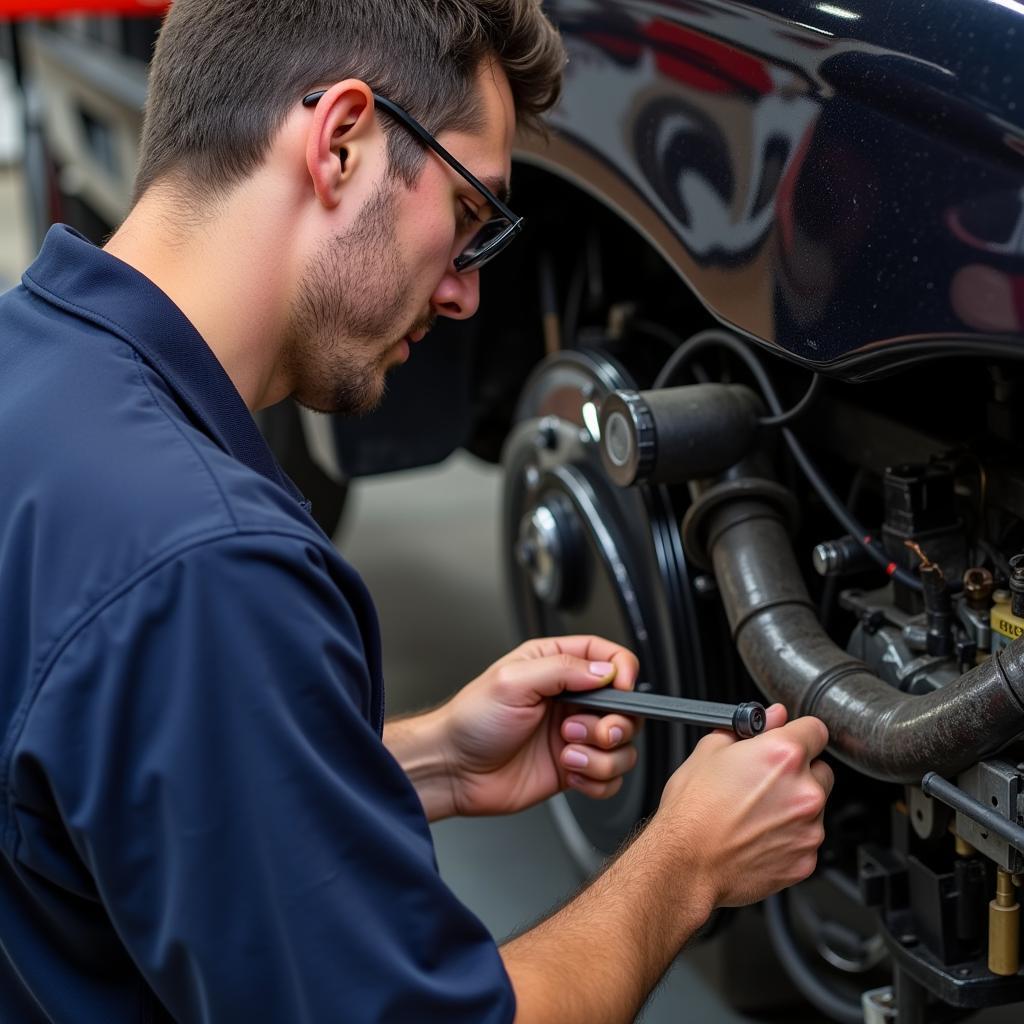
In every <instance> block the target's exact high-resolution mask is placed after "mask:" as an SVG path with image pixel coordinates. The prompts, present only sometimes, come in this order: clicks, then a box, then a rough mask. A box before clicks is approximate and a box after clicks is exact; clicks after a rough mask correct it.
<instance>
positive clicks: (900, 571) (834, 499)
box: [654, 329, 961, 592]
mask: <svg viewBox="0 0 1024 1024" xmlns="http://www.w3.org/2000/svg"><path fill="white" fill-rule="evenodd" d="M715 346H717V347H721V348H726V349H728V350H729V351H730V352H732V354H733V355H735V356H736V357H737V358H738V359H739V360H740V361H741V362H742V363H743V364H744V365H745V366H746V368H747V369H748V370H749V371H750V373H751V375H752V376H753V378H754V380H755V381H756V382H757V386H758V387H759V388H760V390H761V393H762V394H763V395H764V400H765V402H766V403H767V405H768V408H769V409H770V410H771V412H772V415H773V416H776V417H778V416H784V415H786V413H784V412H783V409H782V403H781V402H780V401H779V396H778V392H776V390H775V386H774V384H772V381H771V378H770V377H769V376H768V373H767V371H766V370H765V368H764V366H762V365H761V361H760V360H759V359H758V358H757V356H755V355H754V353H753V352H752V351H751V350H750V349H749V348H748V347H747V345H745V344H744V343H743V342H742V341H741V340H740V339H739V338H737V337H736V336H735V335H733V334H729V333H728V332H727V331H722V330H716V329H712V330H708V331H701V332H700V334H696V335H694V336H693V337H692V338H690V339H688V340H687V341H684V342H683V344H682V345H680V347H679V348H677V349H676V351H675V352H673V353H672V355H671V356H670V357H669V359H668V361H667V362H666V363H665V365H664V366H663V367H662V368H661V371H660V372H659V373H658V376H657V378H656V379H655V382H654V387H655V388H662V387H666V386H667V385H668V384H669V382H670V381H671V380H672V378H673V377H674V376H675V375H676V373H678V372H679V370H681V369H682V368H683V367H684V366H685V365H686V363H687V362H689V360H690V359H692V358H693V356H694V355H695V354H696V353H697V352H700V351H702V350H703V349H706V348H711V347H715ZM804 397H805V398H806V395H805V396H804ZM798 404H799V403H798ZM791 411H792V410H791ZM780 431H781V433H782V436H783V439H784V440H785V442H786V445H787V447H788V448H789V450H790V453H791V454H792V456H793V459H794V461H795V462H796V464H797V465H798V466H799V467H800V469H801V471H802V472H803V474H804V476H805V477H807V480H808V482H809V483H810V485H811V486H812V487H813V488H814V490H815V491H816V492H817V493H818V497H820V498H821V500H822V501H823V502H824V503H825V506H826V507H827V508H828V510H829V511H830V512H831V513H832V515H833V516H834V517H835V518H836V519H837V520H838V521H839V523H840V524H841V525H842V526H843V528H844V529H845V530H846V532H847V533H849V534H850V535H851V536H853V537H855V538H856V539H857V541H858V543H859V544H860V545H861V546H862V547H863V548H864V550H865V551H866V552H867V553H868V555H869V556H870V557H871V559H872V560H873V561H874V562H876V563H877V564H878V565H879V566H881V567H882V569H884V570H885V572H886V575H888V576H889V577H890V578H891V579H893V580H896V581H897V582H898V583H901V584H903V586H905V587H909V588H910V589H911V590H915V591H918V592H920V591H921V589H922V586H921V581H920V580H919V579H918V578H917V577H916V576H914V575H913V574H912V573H910V572H908V571H907V570H906V569H904V568H902V567H900V566H898V565H897V564H896V563H895V562H894V561H893V560H892V559H891V558H890V557H889V556H888V554H886V552H885V549H884V548H883V547H882V545H881V544H880V543H879V542H878V541H877V540H876V539H875V538H874V537H873V536H872V535H871V534H870V533H869V532H868V530H867V529H866V528H865V527H864V526H863V525H862V524H861V523H860V522H858V521H857V520H856V519H855V518H854V517H853V515H851V513H850V512H849V510H848V509H847V508H846V506H845V505H844V504H843V503H842V501H841V500H840V499H839V497H838V495H837V494H836V493H835V491H833V490H832V488H831V487H830V486H829V485H828V483H827V482H826V480H825V478H824V477H823V476H822V475H821V473H820V472H818V468H817V466H815V464H814V462H813V461H812V460H811V458H810V456H809V455H808V454H807V452H806V451H805V450H804V446H803V445H802V444H801V443H800V441H799V440H798V439H797V437H796V435H795V434H794V433H793V432H792V431H791V430H790V429H789V428H788V427H785V426H784V427H781V428H780ZM960 587H961V584H959V583H957V582H951V583H950V584H949V589H950V591H951V592H955V591H957V590H959V589H960Z"/></svg>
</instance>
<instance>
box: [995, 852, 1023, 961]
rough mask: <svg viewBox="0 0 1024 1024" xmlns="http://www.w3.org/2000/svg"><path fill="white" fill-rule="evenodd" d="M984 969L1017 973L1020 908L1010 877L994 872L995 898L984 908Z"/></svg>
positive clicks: (998, 870) (1011, 876)
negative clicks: (986, 927) (985, 938)
mask: <svg viewBox="0 0 1024 1024" xmlns="http://www.w3.org/2000/svg"><path fill="white" fill-rule="evenodd" d="M988 969H989V970H990V971H991V972H992V973H993V974H999V975H1003V976H1004V977H1005V976H1009V975H1014V974H1016V973H1017V971H1018V970H1020V904H1019V903H1018V902H1017V893H1016V891H1015V890H1014V888H1013V875H1011V874H1010V872H1009V871H1004V870H1003V869H1002V868H997V869H996V898H995V899H994V900H992V902H991V903H989V905H988Z"/></svg>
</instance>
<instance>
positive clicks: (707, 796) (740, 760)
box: [650, 704, 833, 906]
mask: <svg viewBox="0 0 1024 1024" xmlns="http://www.w3.org/2000/svg"><path fill="white" fill-rule="evenodd" d="M785 723H786V709H785V708H784V707H783V706H782V705H781V704H775V705H773V706H772V707H770V708H769V709H768V727H767V729H766V731H765V732H763V733H762V734H761V735H759V736H755V737H753V738H752V739H745V740H739V739H737V738H736V737H735V736H733V735H732V734H731V733H726V732H714V733H710V734H709V735H707V736H705V737H704V738H703V739H702V740H701V741H700V742H699V743H698V744H697V746H696V747H695V748H694V750H693V753H692V754H691V755H690V756H689V758H687V760H686V761H685V762H684V763H683V764H682V765H681V766H680V767H679V768H678V769H677V770H676V772H675V774H674V775H673V776H672V777H671V778H670V779H669V781H668V783H667V784H666V786H665V789H664V792H663V794H662V798H661V806H660V807H659V809H658V813H657V814H656V815H655V816H654V819H653V820H652V821H651V824H650V828H651V829H654V830H657V831H658V832H659V833H661V832H662V830H666V831H665V832H664V834H663V835H662V836H661V838H662V841H664V842H666V843H669V844H671V843H672V842H673V841H674V842H676V843H678V844H679V845H680V847H681V849H682V848H685V863H686V867H687V872H686V875H685V876H684V877H681V878H680V880H679V883H680V890H681V893H685V892H686V891H687V890H690V891H691V892H692V886H693V884H694V881H695V875H696V878H699V879H700V881H701V882H702V883H705V884H706V885H708V886H709V887H710V888H709V891H708V894H709V895H710V897H711V900H712V902H713V904H714V905H715V906H740V905H743V904H746V903H754V902H756V901H757V900H760V899H763V898H764V897H765V896H768V895H770V894H771V893H773V892H778V891H779V890H780V889H784V888H785V887H786V886H788V885H793V884H794V883H795V882H800V881H802V880H803V879H805V878H807V876H808V875H810V874H811V873H812V872H813V871H814V867H815V864H816V862H817V851H818V847H819V846H820V845H821V841H822V839H823V838H824V834H825V833H824V827H823V825H822V819H823V815H824V808H825V801H826V800H827V799H828V795H829V793H830V792H831V790H832V783H833V776H832V769H831V768H830V767H829V766H828V765H827V764H825V762H824V761H821V760H817V758H818V757H819V755H820V754H821V753H822V751H823V750H824V749H825V745H826V744H827V742H828V730H827V729H826V728H825V726H824V724H823V723H822V722H821V721H820V720H818V719H817V718H810V717H808V718H798V719H796V720H795V721H793V722H790V723H789V724H785ZM694 868H696V869H697V870H696V872H694Z"/></svg>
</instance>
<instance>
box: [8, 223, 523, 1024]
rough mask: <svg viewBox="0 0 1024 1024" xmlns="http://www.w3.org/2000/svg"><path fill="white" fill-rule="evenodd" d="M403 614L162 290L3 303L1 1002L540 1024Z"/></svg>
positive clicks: (114, 269) (71, 270)
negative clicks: (426, 786)
mask: <svg viewBox="0 0 1024 1024" xmlns="http://www.w3.org/2000/svg"><path fill="white" fill-rule="evenodd" d="M382 717H383V688H382V685H381V679H380V658H379V641H378V632H377V622H376V616H375V613H374V610H373V606H372V604H371V602H370V599H369V596H368V594H367V593H366V591H365V589H364V587H363V584H362V582H361V581H360V579H359V577H358V576H357V575H356V573H355V571H354V570H353V569H352V568H351V567H350V566H349V565H348V564H346V563H345V562H344V561H343V560H342V559H341V558H340V557H339V556H338V554H337V553H336V551H335V550H334V548H333V547H332V546H331V544H330V542H329V540H328V539H327V538H326V537H325V536H324V535H323V533H322V532H321V531H320V530H319V529H318V527H317V526H316V524H315V523H314V522H313V520H312V519H311V518H310V516H309V515H308V512H307V510H306V508H304V507H303V505H302V504H301V495H299V494H298V492H297V491H296V490H295V488H294V486H292V485H291V484H290V482H289V481H288V480H287V479H286V477H285V476H284V475H283V474H282V473H281V471H280V469H279V468H278V466H277V464H276V462H275V460H274V458H273V456H272V455H271V453H270V451H269V450H268V449H267V447H266V446H265V444H264V443H263V440H262V438H261V437H260V435H259V433H258V431H257V429H256V426H255V424H254V422H253V420H252V417H251V416H250V414H249V412H248V410H247V409H246V408H245V406H244V404H243V402H242V400H241V398H240V396H239V395H238V392H237V391H236V390H235V389H234V387H233V386H232V384H231V382H230V380H229V378H228V377H227V375H226V374H225V373H224V371H223V369H222V368H221V366H220V364H219V363H218V362H217V360H216V358H215V357H214V355H213V353H212V352H211V351H210V349H209V348H208V347H207V346H206V344H205V343H204V341H203V339H202V338H201V337H200V335H199V334H198V333H197V332H196V330H195V328H194V327H192V325H191V324H190V323H189V322H188V320H187V319H186V318H185V316H184V315H183V314H182V312H181V311H180V310H179V309H178V308H177V307H176V306H175V305H174V304H173V303H172V302H171V301H170V299H168V297H167V296H166V295H164V294H163V292H161V291H160V290H159V289H158V288H157V287H156V286H155V285H153V284H152V282H150V281H149V280H148V279H146V278H145V277H143V276H142V275H141V274H139V273H138V272H136V271H135V270H133V269H131V268H130V267H128V266H127V265H126V264H124V263H122V262H121V261H119V260H117V259H115V258H114V257H112V256H110V255H108V254H107V253H105V252H103V251H102V250H100V249H97V248H95V247H94V246H92V245H90V244H89V243H88V242H87V241H85V240H84V239H83V238H81V237H80V236H78V235H76V234H75V233H74V232H72V231H70V230H69V229H67V228H64V227H55V228H53V229H51V231H50V233H49V234H48V235H47V238H46V241H45V244H44V245H43V248H42V251H41V252H40V255H39V257H38V258H37V260H36V262H35V263H34V264H33V265H32V266H31V267H30V268H29V269H28V271H26V273H25V276H24V278H23V279H22V284H21V285H20V286H19V287H17V288H14V289H13V290H11V291H9V292H7V293H6V294H5V295H3V296H0V839H2V847H0V1021H2V1022H3V1024H36V1022H41V1021H55V1022H60V1024H121V1022H124V1024H128V1022H131V1024H140V1022H151V1021H167V1020H175V1021H181V1022H194V1021H204V1022H205V1021H215V1022H218V1024H236V1022H237V1024H243V1022H244V1024H260V1022H281V1024H304V1022H316V1024H322V1022H335V1021H337V1022H363V1021H394V1022H401V1024H429V1022H439V1024H440V1022H445V1024H457V1022H460V1021H467V1022H468V1021H472V1022H474V1024H479V1022H492V1021H494V1022H497V1021H509V1020H511V1019H512V1017H513V1016H514V997H513V994H512V990H511V986H510V984H509V981H508V978H507V976H506V974H505V972H504V968H503V966H502V962H501V958H500V956H499V955H498V951H497V949H496V947H495V945H494V943H493V941H492V939H491V938H490V936H489V935H488V934H487V932H486V931H485V929H484V928H483V926H482V925H481V924H480V922H479V921H478V920H477V919H476V918H475V917H474V916H473V915H472V914H471V913H470V912H469V911H468V910H467V909H466V908H465V907H463V906H462V905H461V904H460V903H459V902H458V900H457V899H456V898H455V897H454V895H453V894H452V893H451V891H450V890H449V889H448V888H447V887H446V886H445V885H444V883H443V882H442V881H441V879H440V877H439V876H438V873H437V866H436V862H435V859H434V851H433V846H432V843H431V838H430V832H429V829H428V827H427V823H426V820H425V818H424V815H423V809H422V807H421V805H420V803H419V800H418V798H417V796H416V792H415V790H414V789H413V788H412V785H411V783H410V782H409V780H408V778H407V777H406V776H405V774H404V773H403V772H402V770H401V768H400V767H399V766H398V764H397V762H396V761H395V760H394V759H393V758H392V757H391V756H390V754H389V753H388V752H387V750H386V748H385V747H384V745H383V744H382V743H381V739H380V732H381V728H382Z"/></svg>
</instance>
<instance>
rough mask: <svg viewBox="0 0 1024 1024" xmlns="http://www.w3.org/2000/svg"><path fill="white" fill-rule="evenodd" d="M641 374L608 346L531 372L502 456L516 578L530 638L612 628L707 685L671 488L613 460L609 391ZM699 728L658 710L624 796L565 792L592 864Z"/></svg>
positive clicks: (568, 834)
mask: <svg viewBox="0 0 1024 1024" xmlns="http://www.w3.org/2000/svg"><path fill="white" fill-rule="evenodd" d="M635 386H636V385H635V383H634V382H633V381H632V380H631V378H630V377H629V375H628V374H627V373H626V372H625V371H624V370H623V369H622V368H621V367H620V366H618V365H617V364H616V363H615V362H614V361H612V360H611V359H610V358H608V357H607V356H605V355H604V354H602V353H601V352H600V351H597V350H586V351H579V352H566V353H560V354H558V355H557V356H554V357H551V358H549V359H548V360H546V361H545V362H544V363H543V364H541V366H540V367H539V368H538V370H537V371H536V372H535V373H534V374H533V376H532V377H531V379H530V381H529V382H528V383H527V386H526V388H525V389H524V392H523V396H522V399H521V401H520V405H519V409H518V412H517V420H518V426H517V427H516V428H515V429H514V430H513V431H512V433H511V435H510V437H509V440H508V442H507V444H506V448H505V452H504V456H503V463H504V466H505V492H504V523H503V545H504V549H505V551H506V562H505V569H506V581H507V585H508V589H509V591H510V595H511V598H512V603H513V607H514V609H515V613H516V619H517V624H518V627H519V631H520V634H521V635H522V636H523V638H524V639H525V638H527V637H536V636H560V635H570V634H581V633H582V634H596V635H599V636H603V637H606V638H608V639H609V640H612V641H614V642H616V643H620V644H622V645H623V646H625V647H628V648H629V649H630V650H632V651H634V652H635V653H636V654H637V656H638V657H639V659H640V663H641V675H640V678H641V679H644V680H651V681H653V682H654V683H655V685H656V688H657V689H658V691H659V692H665V693H675V694H680V695H686V696H703V695H704V694H703V693H701V692H700V681H701V678H702V673H703V667H702V664H701V658H700V637H699V630H697V629H696V627H695V625H694V624H693V614H692V612H693V609H692V604H691V602H692V597H691V595H690V589H689V585H688V582H687V580H686V578H685V572H686V569H685V560H684V558H683V554H682V548H681V544H680V542H679V532H678V523H677V516H676V513H675V511H674V510H673V508H672V505H671V502H670V501H669V499H668V496H667V492H664V491H663V490H662V489H660V488H648V487H633V488H621V487H618V486H616V485H614V484H613V483H612V482H611V481H610V480H609V479H608V476H607V473H606V471H605V470H604V468H603V466H602V463H601V458H600V451H599V445H598V443H597V441H598V439H599V420H598V409H599V406H600V403H601V401H602V400H603V399H604V397H605V396H606V395H608V394H610V393H611V391H613V390H617V389H620V388H631V387H635ZM684 678H686V679H687V683H688V685H687V686H686V687H684V686H683V679H684ZM692 741H693V736H692V735H691V734H690V733H689V732H686V731H684V730H683V729H682V727H679V726H668V725H664V724H660V723H649V724H648V725H647V726H645V728H644V731H643V733H642V734H641V737H640V739H639V741H638V743H639V746H640V759H639V763H638V765H637V767H636V768H635V769H634V770H633V771H632V772H631V773H630V774H629V775H628V776H627V777H626V780H625V784H624V785H623V788H622V790H621V791H620V792H619V794H618V795H617V796H615V797H614V798H612V799H611V800H608V801H598V802H595V801H591V800H588V799H587V798H585V797H582V796H580V795H579V794H575V793H568V794H566V795H565V796H564V797H562V798H559V799H557V800H556V801H554V802H553V810H554V813H555V818H556V822H557V823H558V827H559V829H560V830H561V832H562V835H563V838H564V839H565V841H566V844H567V846H568V847H569V849H570V850H571V851H572V852H573V854H574V855H575V857H576V859H577V860H578V861H579V862H580V864H581V865H582V866H583V867H584V868H585V869H588V870H590V869H593V868H595V867H596V866H597V865H599V864H600V863H601V861H602V860H603V859H604V858H605V857H606V856H607V855H608V854H610V853H613V852H614V851H615V850H616V849H617V848H618V847H619V846H620V845H621V843H622V841H623V840H624V839H625V838H626V837H627V836H628V835H629V834H630V832H631V831H632V830H633V828H634V827H635V826H636V824H637V823H638V822H639V821H640V820H641V819H642V818H644V817H645V816H646V815H648V814H649V813H651V811H653V809H654V808H655V806H656V805H657V800H658V798H659V796H660V792H661V786H662V784H663V782H664V780H665V778H666V777H667V775H668V773H669V772H670V770H671V768H672V767H674V765H675V764H676V763H678V762H679V761H680V760H682V758H683V756H685V753H686V750H687V749H688V747H689V744H690V743H691V742H692Z"/></svg>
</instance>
